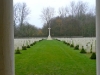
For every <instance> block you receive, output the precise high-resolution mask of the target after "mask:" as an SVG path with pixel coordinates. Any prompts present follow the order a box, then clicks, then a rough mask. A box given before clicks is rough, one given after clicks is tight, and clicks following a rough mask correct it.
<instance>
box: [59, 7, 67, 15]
mask: <svg viewBox="0 0 100 75" xmlns="http://www.w3.org/2000/svg"><path fill="white" fill-rule="evenodd" d="M58 14H59V16H60V17H66V15H67V13H66V10H65V8H64V7H60V8H59V10H58Z"/></svg>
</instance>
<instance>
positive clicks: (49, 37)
mask: <svg viewBox="0 0 100 75" xmlns="http://www.w3.org/2000/svg"><path fill="white" fill-rule="evenodd" d="M48 29H49V36H48V38H47V40H52V38H51V36H50V29H51V28H48Z"/></svg>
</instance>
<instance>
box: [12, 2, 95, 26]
mask: <svg viewBox="0 0 100 75" xmlns="http://www.w3.org/2000/svg"><path fill="white" fill-rule="evenodd" d="M71 1H74V2H78V1H83V2H87V3H88V5H89V6H95V3H96V0H14V1H13V2H14V4H15V3H18V2H25V3H26V4H27V6H28V7H29V9H30V10H31V13H30V15H29V20H28V22H29V23H30V24H32V25H35V26H36V27H39V28H41V27H42V26H43V23H42V21H41V19H40V15H41V11H42V9H43V8H46V7H48V6H50V7H53V8H54V9H55V11H56V14H57V12H58V9H59V7H65V6H68V5H69V4H70V2H71Z"/></svg>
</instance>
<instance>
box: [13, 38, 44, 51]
mask: <svg viewBox="0 0 100 75" xmlns="http://www.w3.org/2000/svg"><path fill="white" fill-rule="evenodd" d="M41 39H42V38H27V39H23V38H22V39H14V50H17V48H19V49H20V50H21V49H22V46H23V45H24V46H27V45H30V44H32V43H34V42H37V41H39V40H41Z"/></svg>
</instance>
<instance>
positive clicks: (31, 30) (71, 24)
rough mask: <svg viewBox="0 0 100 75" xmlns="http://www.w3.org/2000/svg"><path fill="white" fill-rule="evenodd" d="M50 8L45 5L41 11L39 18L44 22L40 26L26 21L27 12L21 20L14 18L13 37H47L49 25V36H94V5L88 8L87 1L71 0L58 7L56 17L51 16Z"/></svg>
mask: <svg viewBox="0 0 100 75" xmlns="http://www.w3.org/2000/svg"><path fill="white" fill-rule="evenodd" d="M14 8H15V7H14ZM25 8H26V7H25ZM51 9H52V8H50V7H47V8H45V9H43V11H42V17H41V18H42V20H43V22H44V25H43V27H42V28H37V27H35V26H34V25H31V24H29V23H27V21H26V19H25V18H26V17H27V15H28V14H26V17H24V18H23V19H22V20H23V21H21V19H20V20H17V19H14V23H15V24H14V27H15V33H14V35H15V37H35V36H43V37H44V36H46V37H47V36H48V27H49V26H50V27H51V36H54V37H55V36H64V37H71V36H83V37H95V36H96V24H95V16H96V15H95V8H94V7H92V8H90V7H89V6H88V4H87V3H84V2H82V1H79V2H77V3H75V2H74V1H72V2H71V3H70V6H66V7H61V8H59V10H58V16H56V17H54V16H53V14H54V13H55V12H54V9H52V10H51ZM52 11H53V12H52ZM14 12H15V11H14ZM24 12H25V11H24ZM17 13H18V12H17ZM45 13H46V14H45ZM51 13H52V14H51ZM22 17H23V16H22ZM48 17H49V18H48ZM18 22H19V23H18Z"/></svg>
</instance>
